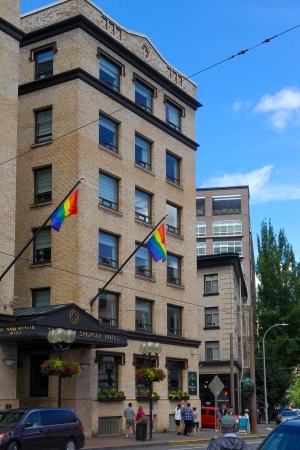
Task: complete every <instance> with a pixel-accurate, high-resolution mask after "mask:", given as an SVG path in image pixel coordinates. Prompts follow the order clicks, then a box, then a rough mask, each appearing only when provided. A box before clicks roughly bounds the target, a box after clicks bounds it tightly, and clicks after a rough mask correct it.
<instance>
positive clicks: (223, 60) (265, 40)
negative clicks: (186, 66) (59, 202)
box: [0, 24, 300, 166]
mask: <svg viewBox="0 0 300 450" xmlns="http://www.w3.org/2000/svg"><path fill="white" fill-rule="evenodd" d="M298 27H300V24H299V25H295V26H294V27H291V28H289V29H287V30H285V31H282V32H281V33H278V34H275V35H274V36H272V37H270V38H266V39H264V40H263V41H262V42H259V43H258V44H255V45H253V46H252V47H249V48H246V49H244V50H240V51H239V52H237V53H235V54H232V55H231V56H229V57H228V58H225V59H222V60H221V61H219V62H217V63H215V64H212V65H210V66H208V67H206V68H205V69H201V70H199V71H197V72H195V73H193V74H192V75H189V76H186V77H183V78H182V80H189V79H191V78H193V77H195V76H196V75H200V74H201V73H203V72H206V71H207V70H210V69H213V68H214V67H216V66H219V65H220V64H223V63H225V62H227V61H230V60H232V59H234V58H235V57H237V56H242V55H244V54H245V53H247V52H249V51H251V50H253V49H255V48H257V47H259V46H261V45H263V44H266V43H269V42H271V41H272V40H273V39H276V38H278V37H279V36H282V35H284V34H286V33H289V32H290V31H292V30H294V29H295V28H298ZM176 84H179V82H172V83H171V84H169V85H167V86H165V87H163V88H161V89H158V90H157V92H161V91H164V90H166V89H169V88H171V87H173V86H174V85H176ZM123 109H126V107H125V106H122V107H121V108H118V109H117V110H115V111H112V112H110V113H108V114H109V115H110V116H112V115H114V114H116V113H118V112H120V111H122V110H123ZM98 121H99V117H98V118H97V119H96V120H93V121H91V122H88V123H86V124H85V125H81V126H80V127H77V128H74V129H73V130H71V131H68V132H67V133H64V134H62V135H60V136H57V137H56V138H54V139H52V142H54V141H57V140H59V139H61V138H63V137H66V136H68V135H70V134H72V133H75V132H76V131H79V130H81V129H82V128H85V127H88V126H89V125H92V124H94V123H96V122H98ZM34 149H35V148H31V149H30V150H28V151H26V152H23V153H21V154H20V155H16V156H13V157H12V158H9V159H7V160H6V161H2V162H1V163H0V166H2V165H3V164H6V163H8V162H10V161H13V160H14V159H17V158H20V157H21V156H24V155H26V154H28V153H30V152H32V151H33V150H34Z"/></svg>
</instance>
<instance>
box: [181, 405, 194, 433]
mask: <svg viewBox="0 0 300 450" xmlns="http://www.w3.org/2000/svg"><path fill="white" fill-rule="evenodd" d="M183 418H184V432H183V434H184V436H191V433H192V430H193V425H194V420H193V410H192V408H191V404H190V403H187V405H186V408H185V410H184V411H183Z"/></svg>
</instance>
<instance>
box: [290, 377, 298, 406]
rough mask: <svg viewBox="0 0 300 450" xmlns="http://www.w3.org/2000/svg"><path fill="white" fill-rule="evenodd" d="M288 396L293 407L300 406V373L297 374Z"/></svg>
mask: <svg viewBox="0 0 300 450" xmlns="http://www.w3.org/2000/svg"><path fill="white" fill-rule="evenodd" d="M287 397H288V399H289V403H290V404H291V405H292V406H293V408H300V375H299V374H297V376H296V377H295V379H294V382H293V384H292V386H291V387H290V389H289V390H288V392H287Z"/></svg>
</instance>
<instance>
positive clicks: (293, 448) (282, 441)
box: [257, 419, 300, 450]
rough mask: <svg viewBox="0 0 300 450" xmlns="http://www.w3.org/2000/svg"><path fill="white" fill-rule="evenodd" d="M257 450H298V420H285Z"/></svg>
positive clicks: (299, 421)
mask: <svg viewBox="0 0 300 450" xmlns="http://www.w3.org/2000/svg"><path fill="white" fill-rule="evenodd" d="M257 450H300V420H299V419H291V420H286V421H285V422H283V423H282V424H281V425H279V426H278V427H276V428H274V430H273V431H272V432H271V433H270V434H269V436H267V437H266V439H265V440H264V441H263V442H262V443H261V444H260V445H259V446H258V447H257Z"/></svg>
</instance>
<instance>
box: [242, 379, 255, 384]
mask: <svg viewBox="0 0 300 450" xmlns="http://www.w3.org/2000/svg"><path fill="white" fill-rule="evenodd" d="M241 383H253V380H252V378H245V379H244V380H241Z"/></svg>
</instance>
